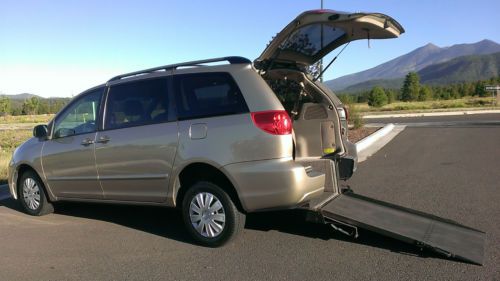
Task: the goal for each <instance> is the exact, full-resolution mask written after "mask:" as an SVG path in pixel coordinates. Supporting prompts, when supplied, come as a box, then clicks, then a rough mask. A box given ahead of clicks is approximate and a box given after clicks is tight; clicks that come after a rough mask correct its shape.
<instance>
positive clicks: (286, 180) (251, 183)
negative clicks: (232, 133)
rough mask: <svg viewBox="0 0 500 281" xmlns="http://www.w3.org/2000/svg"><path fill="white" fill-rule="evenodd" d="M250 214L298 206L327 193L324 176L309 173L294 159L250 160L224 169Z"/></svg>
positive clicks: (313, 172)
mask: <svg viewBox="0 0 500 281" xmlns="http://www.w3.org/2000/svg"><path fill="white" fill-rule="evenodd" d="M223 169H224V171H225V173H226V174H227V175H229V176H230V178H231V180H232V181H233V183H234V185H235V188H236V190H237V192H238V196H239V199H240V202H241V205H242V207H243V208H244V209H245V211H247V212H253V211H260V210H268V209H286V208H293V207H297V206H298V205H300V204H302V203H304V202H307V201H309V200H311V199H314V198H316V197H319V196H321V195H322V194H323V192H324V190H325V174H324V173H320V172H317V171H306V169H305V168H304V166H302V165H300V164H298V163H296V162H295V161H294V160H293V159H292V158H284V159H272V160H262V161H250V162H243V163H235V164H230V165H227V166H224V167H223Z"/></svg>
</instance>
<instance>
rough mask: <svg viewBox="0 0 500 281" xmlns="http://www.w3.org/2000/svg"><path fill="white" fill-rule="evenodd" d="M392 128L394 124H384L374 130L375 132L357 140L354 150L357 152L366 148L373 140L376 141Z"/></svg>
mask: <svg viewBox="0 0 500 281" xmlns="http://www.w3.org/2000/svg"><path fill="white" fill-rule="evenodd" d="M392 129H394V124H392V123H389V124H387V125H385V126H384V127H383V128H382V129H380V130H378V131H376V132H375V133H373V134H371V135H369V136H367V137H366V138H364V139H362V140H360V141H358V142H357V143H356V150H357V151H358V153H360V152H361V151H363V150H365V149H367V148H368V147H370V146H371V145H373V144H374V143H375V142H377V141H378V140H379V139H381V138H382V137H384V136H385V135H387V134H388V133H390V132H391V131H392Z"/></svg>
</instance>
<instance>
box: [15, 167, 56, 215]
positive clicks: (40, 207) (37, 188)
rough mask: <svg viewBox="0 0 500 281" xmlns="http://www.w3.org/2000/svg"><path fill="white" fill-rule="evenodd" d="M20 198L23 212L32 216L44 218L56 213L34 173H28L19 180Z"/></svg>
mask: <svg viewBox="0 0 500 281" xmlns="http://www.w3.org/2000/svg"><path fill="white" fill-rule="evenodd" d="M18 189H19V192H18V198H19V201H20V203H21V207H22V208H23V210H24V211H25V212H26V213H28V214H30V215H32V216H43V215H46V214H49V213H52V212H53V211H54V207H53V206H52V204H51V203H50V202H49V200H48V199H47V195H46V194H45V190H44V188H43V183H42V181H41V180H40V178H39V177H38V175H37V174H36V173H35V172H33V171H26V172H24V173H23V174H22V175H21V179H20V180H19V187H18Z"/></svg>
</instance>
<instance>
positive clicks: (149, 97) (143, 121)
mask: <svg viewBox="0 0 500 281" xmlns="http://www.w3.org/2000/svg"><path fill="white" fill-rule="evenodd" d="M171 107H172V106H171V104H170V102H169V99H168V81H167V79H166V78H160V79H149V80H142V81H140V82H131V83H126V84H120V85H116V86H111V88H110V90H109V94H108V101H107V104H106V115H105V116H106V121H105V126H104V128H105V129H106V130H110V129H118V128H125V127H132V126H138V125H148V124H156V123H162V122H168V121H172V120H174V119H175V116H173V114H172V113H173V112H172V110H171Z"/></svg>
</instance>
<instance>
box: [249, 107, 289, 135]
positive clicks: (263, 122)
mask: <svg viewBox="0 0 500 281" xmlns="http://www.w3.org/2000/svg"><path fill="white" fill-rule="evenodd" d="M252 120H253V123H254V124H255V126H257V127H258V128H259V129H261V130H263V131H264V132H266V133H269V134H272V135H289V134H291V133H292V120H291V119H290V116H288V113H286V111H284V110H269V111H259V112H252Z"/></svg>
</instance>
